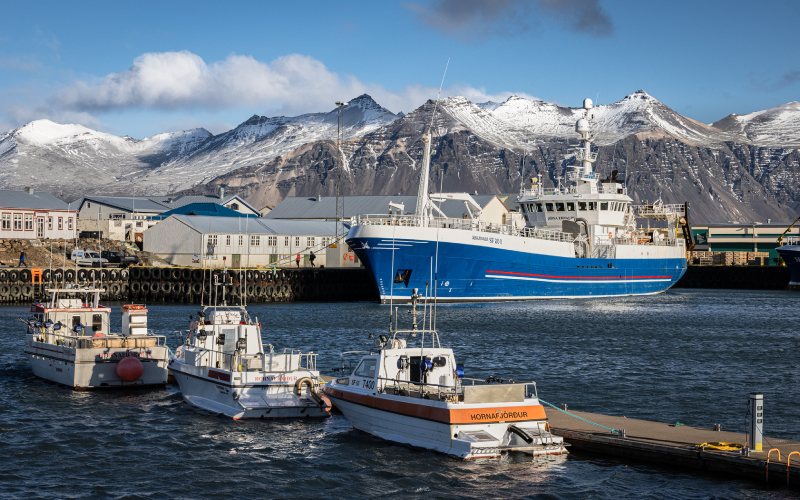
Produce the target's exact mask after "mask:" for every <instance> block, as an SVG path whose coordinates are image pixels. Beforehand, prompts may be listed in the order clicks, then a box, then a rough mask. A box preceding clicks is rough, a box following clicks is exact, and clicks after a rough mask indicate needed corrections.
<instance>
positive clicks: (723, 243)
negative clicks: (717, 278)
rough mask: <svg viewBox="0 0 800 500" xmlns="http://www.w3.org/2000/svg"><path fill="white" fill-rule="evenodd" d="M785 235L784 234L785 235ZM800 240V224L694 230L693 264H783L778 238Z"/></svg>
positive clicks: (716, 226) (728, 225) (699, 227)
mask: <svg viewBox="0 0 800 500" xmlns="http://www.w3.org/2000/svg"><path fill="white" fill-rule="evenodd" d="M796 222H797V221H796ZM784 233H785V234H784ZM782 235H783V238H784V239H785V238H787V237H789V236H795V237H800V224H794V225H792V224H791V223H789V222H786V223H778V224H775V223H768V224H762V223H750V224H739V223H725V224H705V225H696V226H692V239H693V240H694V244H695V247H694V251H693V252H692V256H691V259H690V262H691V263H692V264H720V265H754V264H755V265H769V266H775V265H780V264H781V258H780V256H779V255H778V253H777V252H776V251H775V248H777V247H778V246H779V245H778V238H780V237H781V236H782Z"/></svg>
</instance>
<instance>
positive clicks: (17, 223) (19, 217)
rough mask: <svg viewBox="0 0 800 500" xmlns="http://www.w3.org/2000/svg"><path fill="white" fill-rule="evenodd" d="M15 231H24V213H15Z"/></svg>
mask: <svg viewBox="0 0 800 500" xmlns="http://www.w3.org/2000/svg"><path fill="white" fill-rule="evenodd" d="M14 231H22V214H14Z"/></svg>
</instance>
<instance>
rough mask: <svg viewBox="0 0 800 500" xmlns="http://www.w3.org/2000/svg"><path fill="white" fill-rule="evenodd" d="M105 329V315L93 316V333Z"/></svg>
mask: <svg viewBox="0 0 800 500" xmlns="http://www.w3.org/2000/svg"><path fill="white" fill-rule="evenodd" d="M102 329H103V315H102V314H93V315H92V331H93V332H99V331H101V330H102Z"/></svg>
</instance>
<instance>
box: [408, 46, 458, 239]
mask: <svg viewBox="0 0 800 500" xmlns="http://www.w3.org/2000/svg"><path fill="white" fill-rule="evenodd" d="M449 66H450V58H447V64H445V67H444V73H442V81H441V82H440V83H439V92H438V93H437V94H436V102H434V103H433V113H432V114H431V121H430V124H429V125H428V130H427V131H425V133H424V134H423V136H422V142H423V148H424V150H423V156H422V168H420V173H419V188H418V189H417V206H416V210H415V212H416V216H417V217H419V224H420V226H423V227H427V225H428V219H429V216H428V211H429V207H430V203H431V201H430V198H429V196H428V182H429V181H430V170H431V131H432V130H433V123H434V121H435V120H436V112H437V111H438V109H439V98H440V97H441V95H442V88H443V87H444V79H445V77H446V76H447V68H448V67H449Z"/></svg>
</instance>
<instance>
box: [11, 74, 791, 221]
mask: <svg viewBox="0 0 800 500" xmlns="http://www.w3.org/2000/svg"><path fill="white" fill-rule="evenodd" d="M576 104H578V103H576ZM434 109H435V110H436V114H435V117H434ZM339 113H341V119H342V126H343V127H342V136H343V139H344V142H343V150H344V152H345V157H346V159H347V162H346V163H345V167H346V170H345V176H344V179H343V182H344V183H345V185H344V186H343V188H342V189H343V192H345V193H353V194H378V193H404V194H408V193H411V194H413V192H414V191H415V190H416V184H417V181H416V179H417V178H418V175H419V165H418V162H419V160H420V159H421V158H422V149H421V145H422V142H421V134H422V132H423V131H424V130H425V129H426V128H427V127H428V125H429V124H430V123H432V122H433V124H434V130H433V132H434V141H435V144H434V156H433V167H434V168H433V176H434V177H435V178H434V179H433V180H432V182H433V183H434V185H436V186H437V187H443V188H444V189H445V190H452V191H456V190H458V191H468V192H472V191H479V192H481V193H488V192H515V191H517V190H518V189H519V185H520V183H521V182H524V179H526V178H527V177H529V175H531V174H532V173H536V172H540V173H542V174H543V175H545V176H546V178H547V179H549V182H551V183H554V182H557V178H558V177H559V176H560V175H562V174H563V171H564V169H565V167H566V166H567V165H568V164H570V163H571V161H572V160H571V158H572V154H573V153H572V152H573V150H574V146H576V145H577V135H576V134H575V132H574V126H575V121H576V120H577V119H578V118H579V117H580V116H582V115H583V110H582V109H580V108H577V107H576V108H570V107H564V106H559V105H556V104H552V103H548V102H544V101H540V100H531V99H527V98H522V97H516V96H512V97H510V98H508V99H507V100H506V101H505V102H501V103H497V102H487V103H478V104H475V103H472V102H470V101H468V100H467V99H465V98H463V97H451V98H448V99H444V100H442V101H440V102H439V103H438V104H437V103H434V102H433V101H428V102H427V103H425V104H423V105H422V106H420V107H419V108H417V109H416V110H414V111H412V112H411V113H409V114H407V115H395V114H393V113H391V112H390V111H388V110H386V109H385V108H383V107H381V106H380V105H379V104H378V103H376V102H375V101H374V100H373V99H372V98H371V97H370V96H368V95H362V96H359V97H356V98H354V99H353V100H351V101H350V102H349V103H348V104H347V105H345V106H344V107H342V108H341V110H337V109H332V110H330V111H328V112H323V113H311V114H306V115H301V116H296V117H285V116H280V117H266V116H258V115H254V116H252V117H251V118H249V119H248V120H246V121H245V122H243V123H242V124H240V125H239V126H237V127H236V128H234V129H233V130H230V131H228V132H225V133H222V134H219V135H216V136H215V135H212V134H210V133H209V132H208V131H206V130H204V129H196V130H189V131H183V132H173V133H165V134H158V135H155V136H153V137H149V138H146V139H142V140H136V139H132V138H129V137H117V136H114V135H110V134H105V133H102V132H97V131H94V130H91V129H89V128H86V127H83V126H81V125H60V124H56V123H53V122H50V121H48V120H38V121H35V122H31V123H29V124H27V125H25V126H23V127H20V128H18V129H16V130H12V131H10V132H8V133H6V134H4V135H0V188H18V189H20V188H23V187H25V186H33V187H36V188H38V189H44V190H48V191H52V192H54V193H56V194H58V195H61V196H62V197H65V198H71V197H78V196H80V195H83V194H87V193H95V194H114V193H140V192H141V193H150V194H171V193H174V192H176V191H185V190H193V191H211V190H214V189H216V186H218V185H220V184H225V185H227V186H228V187H229V188H231V189H233V190H237V189H238V190H240V192H241V194H244V195H246V196H249V197H250V199H251V201H252V202H253V203H255V204H256V205H264V204H274V203H276V202H278V201H280V200H281V199H282V198H283V197H285V196H287V195H306V194H308V195H315V194H320V193H321V194H333V193H334V192H335V182H333V179H334V178H335V175H333V174H335V173H336V170H335V168H336V166H337V165H338V163H339V162H340V155H339V153H338V152H337V151H336V150H335V139H336V132H337V122H338V117H339ZM590 118H591V121H592V123H593V130H594V131H595V136H596V141H595V142H596V144H597V145H598V146H599V150H598V151H599V155H600V160H599V161H598V164H597V167H598V170H599V171H600V172H601V173H603V172H605V170H608V171H610V170H611V169H615V168H616V169H619V170H620V171H621V172H624V173H625V175H626V178H627V179H628V180H629V188H631V189H632V193H633V195H634V198H636V199H640V200H653V199H655V198H658V197H663V198H664V199H665V201H683V200H684V199H690V200H691V201H692V202H693V203H696V204H698V205H699V207H700V208H701V209H702V211H703V213H704V214H705V215H707V216H708V217H709V220H739V219H742V220H743V219H746V218H747V217H750V218H751V219H759V218H760V219H766V218H773V219H780V218H788V216H786V217H782V215H781V214H784V213H787V212H788V211H790V210H791V209H790V208H789V207H795V208H800V162H798V155H800V153H798V150H797V147H798V145H800V120H798V119H797V118H800V103H797V102H795V103H788V104H785V105H783V106H779V107H777V108H773V109H770V110H765V111H760V112H756V113H751V114H749V115H744V116H736V115H731V116H728V117H726V118H725V119H723V120H720V121H718V122H716V123H714V124H713V125H706V124H702V123H700V122H697V121H695V120H693V119H691V118H687V117H685V116H682V115H680V114H678V113H676V112H675V111H673V110H672V109H670V108H669V107H668V106H666V105H665V104H663V103H661V102H660V101H658V100H657V99H656V98H654V97H652V96H650V95H649V94H647V93H646V92H644V91H641V90H640V91H637V92H634V93H632V94H630V95H628V96H626V97H625V98H623V99H622V100H620V101H618V102H615V103H612V104H607V105H599V106H596V107H594V108H593V109H592V110H591V112H590ZM523 164H524V166H523Z"/></svg>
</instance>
